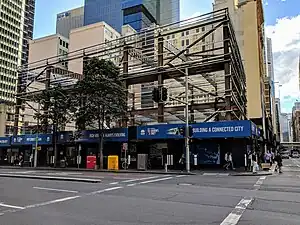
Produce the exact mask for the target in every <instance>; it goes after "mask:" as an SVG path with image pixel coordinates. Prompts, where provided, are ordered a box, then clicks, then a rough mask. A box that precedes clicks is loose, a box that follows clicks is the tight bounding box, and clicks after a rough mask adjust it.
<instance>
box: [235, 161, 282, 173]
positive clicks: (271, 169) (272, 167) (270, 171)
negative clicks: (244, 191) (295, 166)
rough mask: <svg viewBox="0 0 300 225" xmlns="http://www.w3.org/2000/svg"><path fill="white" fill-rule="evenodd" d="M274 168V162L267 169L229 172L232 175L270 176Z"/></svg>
mask: <svg viewBox="0 0 300 225" xmlns="http://www.w3.org/2000/svg"><path fill="white" fill-rule="evenodd" d="M275 168H276V163H274V164H273V165H272V166H271V168H270V170H269V171H262V170H260V171H258V172H257V173H253V172H233V173H231V175H232V176H270V175H273V174H274V171H275Z"/></svg>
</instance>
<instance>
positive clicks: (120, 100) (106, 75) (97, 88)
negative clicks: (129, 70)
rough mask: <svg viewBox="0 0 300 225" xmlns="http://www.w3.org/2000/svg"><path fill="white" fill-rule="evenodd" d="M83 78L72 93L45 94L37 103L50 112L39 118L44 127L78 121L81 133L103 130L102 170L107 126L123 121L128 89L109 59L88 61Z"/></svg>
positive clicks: (60, 90)
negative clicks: (93, 127) (107, 123)
mask: <svg viewBox="0 0 300 225" xmlns="http://www.w3.org/2000/svg"><path fill="white" fill-rule="evenodd" d="M83 75H84V78H83V79H82V80H79V81H78V82H77V84H76V85H75V87H74V89H73V90H72V91H71V92H70V91H69V93H68V92H67V91H66V90H64V89H63V88H62V87H61V86H56V87H54V88H51V89H49V90H45V91H43V92H42V94H41V95H39V96H38V97H37V98H36V99H35V101H36V102H39V103H40V104H41V109H43V108H46V109H48V110H47V111H46V113H43V114H36V115H35V117H36V118H37V117H39V119H40V121H41V124H43V126H44V127H47V126H48V124H50V123H52V124H53V125H54V127H55V128H57V129H58V130H59V129H60V128H63V127H64V126H65V125H66V123H68V122H69V121H71V120H75V122H76V125H77V128H78V130H83V129H85V127H86V126H87V125H90V126H93V125H95V124H96V125H97V128H98V130H99V151H98V154H100V161H98V164H99V163H100V168H102V167H103V153H102V152H103V150H102V149H103V129H104V123H105V122H110V121H116V120H120V119H122V117H123V116H124V114H125V113H126V111H127V100H126V88H125V87H124V86H123V82H122V81H121V79H120V76H119V68H118V67H117V66H116V65H115V64H114V63H113V62H111V61H109V60H104V59H98V58H96V57H95V58H91V59H88V60H87V61H86V62H85V64H84V68H83ZM70 93H72V94H70ZM57 129H55V130H53V132H55V131H56V130H57ZM97 158H98V157H97Z"/></svg>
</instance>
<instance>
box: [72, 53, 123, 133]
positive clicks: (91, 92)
mask: <svg viewBox="0 0 300 225" xmlns="http://www.w3.org/2000/svg"><path fill="white" fill-rule="evenodd" d="M83 74H84V78H83V79H82V80H80V81H78V83H77V85H76V87H75V89H76V93H77V96H79V97H78V98H77V99H78V100H79V102H78V106H79V107H78V110H77V112H76V122H77V124H78V125H79V124H80V123H85V125H94V124H95V122H97V123H98V126H101V125H103V124H104V122H105V120H114V119H120V118H121V117H122V116H123V115H124V113H125V112H126V107H127V106H126V98H125V87H124V86H123V83H122V81H121V80H120V77H119V68H118V67H117V66H115V64H114V63H113V62H111V61H108V60H104V59H98V58H91V59H90V60H88V61H87V62H86V64H85V65H84V71H83ZM99 128H101V127H99Z"/></svg>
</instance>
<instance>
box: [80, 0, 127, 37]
mask: <svg viewBox="0 0 300 225" xmlns="http://www.w3.org/2000/svg"><path fill="white" fill-rule="evenodd" d="M122 1H123V0H85V1H84V26H86V25H90V24H94V23H98V22H102V21H104V22H106V23H107V24H109V25H110V26H112V27H113V28H114V29H116V30H117V31H118V32H120V31H121V27H122V25H123V16H122Z"/></svg>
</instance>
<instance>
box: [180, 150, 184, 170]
mask: <svg viewBox="0 0 300 225" xmlns="http://www.w3.org/2000/svg"><path fill="white" fill-rule="evenodd" d="M179 165H180V170H181V172H183V170H184V165H185V157H184V154H182V156H181V157H180V159H179Z"/></svg>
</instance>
